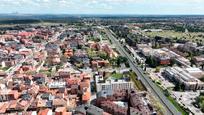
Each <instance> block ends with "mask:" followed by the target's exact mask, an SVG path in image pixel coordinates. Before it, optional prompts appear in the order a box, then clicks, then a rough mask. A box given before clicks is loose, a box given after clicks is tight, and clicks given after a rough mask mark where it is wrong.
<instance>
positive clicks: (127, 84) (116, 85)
mask: <svg viewBox="0 0 204 115" xmlns="http://www.w3.org/2000/svg"><path fill="white" fill-rule="evenodd" d="M132 88H134V86H133V83H132V82H131V81H125V80H118V81H115V80H113V79H108V80H106V81H105V83H100V82H98V83H96V91H97V92H100V91H101V90H118V89H121V90H122V89H132Z"/></svg>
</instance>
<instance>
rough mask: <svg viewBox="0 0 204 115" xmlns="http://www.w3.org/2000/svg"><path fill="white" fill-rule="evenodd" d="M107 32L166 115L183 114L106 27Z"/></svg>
mask: <svg viewBox="0 0 204 115" xmlns="http://www.w3.org/2000/svg"><path fill="white" fill-rule="evenodd" d="M104 30H105V32H106V34H107V35H108V37H109V39H110V40H111V41H112V43H113V44H114V45H115V46H116V48H117V50H118V51H119V53H120V54H121V55H122V56H125V57H127V58H128V61H129V64H130V67H131V69H132V70H133V71H134V72H135V73H136V74H137V76H139V78H140V80H141V81H142V83H143V84H144V85H145V86H146V88H147V89H148V91H149V92H151V93H152V94H153V95H154V96H155V97H156V98H157V100H158V101H159V102H160V103H161V104H162V105H163V106H164V108H165V111H166V113H164V114H165V115H182V114H181V113H180V112H179V111H178V110H177V109H176V108H175V107H174V105H173V104H172V103H171V102H170V101H169V100H168V99H167V98H166V96H165V95H164V94H163V92H162V91H161V90H160V89H159V88H158V87H157V86H156V85H155V84H154V83H153V82H152V80H151V79H150V78H149V77H148V76H146V75H144V71H143V70H142V69H141V68H140V67H138V66H137V65H136V64H135V63H134V62H135V61H134V59H133V57H131V55H130V54H128V53H127V52H126V50H125V49H124V48H123V46H122V45H121V44H120V42H119V41H118V40H117V39H116V38H115V37H114V36H113V34H112V33H111V31H110V30H108V29H105V28H104Z"/></svg>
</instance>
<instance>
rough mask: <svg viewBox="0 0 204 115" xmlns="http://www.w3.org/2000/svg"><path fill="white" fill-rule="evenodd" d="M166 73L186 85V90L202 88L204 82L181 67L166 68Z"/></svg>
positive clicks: (203, 87)
mask: <svg viewBox="0 0 204 115" xmlns="http://www.w3.org/2000/svg"><path fill="white" fill-rule="evenodd" d="M164 75H165V76H166V77H168V78H169V79H172V80H176V81H177V82H179V83H180V84H183V85H184V86H185V89H186V90H202V89H204V82H201V81H200V80H199V79H197V78H195V77H193V76H192V75H190V74H189V73H187V72H186V71H185V70H183V69H182V68H180V67H172V68H167V69H165V70H164Z"/></svg>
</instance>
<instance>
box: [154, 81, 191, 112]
mask: <svg viewBox="0 0 204 115" xmlns="http://www.w3.org/2000/svg"><path fill="white" fill-rule="evenodd" d="M156 85H157V86H158V88H159V89H160V90H161V91H163V93H164V95H165V96H166V97H167V99H168V100H169V101H170V102H171V103H172V104H173V105H174V107H176V109H177V110H178V111H179V112H181V114H182V115H189V113H188V112H187V110H186V109H185V108H183V107H182V106H181V105H180V104H179V103H178V102H177V101H176V100H175V99H174V98H173V97H171V96H170V94H169V92H168V90H164V89H162V87H160V85H159V84H158V83H156Z"/></svg>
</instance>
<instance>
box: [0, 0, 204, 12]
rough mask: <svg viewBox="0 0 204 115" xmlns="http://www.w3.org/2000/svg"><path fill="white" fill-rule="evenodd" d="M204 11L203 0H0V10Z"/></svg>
mask: <svg viewBox="0 0 204 115" xmlns="http://www.w3.org/2000/svg"><path fill="white" fill-rule="evenodd" d="M14 12H17V13H22V14H136V15H145V14H148V15H149V14H157V15H158V14H161V15H166V14H167V15H168V14H171V15H178V14H184V15H186V14H187V15H188V14H189V15H190V14H204V0H0V13H1V14H2V13H3V14H5V13H14Z"/></svg>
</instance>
